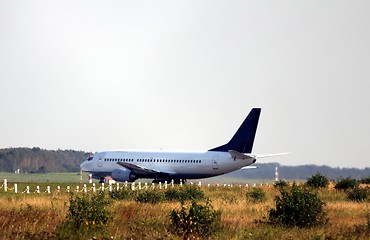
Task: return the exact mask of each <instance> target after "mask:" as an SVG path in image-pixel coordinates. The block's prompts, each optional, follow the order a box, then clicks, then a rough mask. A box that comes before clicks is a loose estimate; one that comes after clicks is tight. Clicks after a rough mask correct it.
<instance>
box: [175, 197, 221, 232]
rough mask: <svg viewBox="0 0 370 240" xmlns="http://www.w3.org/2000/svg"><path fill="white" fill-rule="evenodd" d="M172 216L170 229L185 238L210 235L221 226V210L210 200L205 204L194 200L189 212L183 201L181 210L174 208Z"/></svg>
mask: <svg viewBox="0 0 370 240" xmlns="http://www.w3.org/2000/svg"><path fill="white" fill-rule="evenodd" d="M170 218H171V224H170V230H171V231H173V232H174V233H176V234H177V235H178V236H181V237H182V238H183V239H190V238H196V237H209V236H211V235H212V234H213V233H215V232H216V231H217V230H218V229H219V227H220V223H221V212H220V211H216V210H213V207H212V205H211V203H210V201H209V200H207V202H206V204H205V205H200V204H197V202H196V201H195V200H193V201H192V204H191V206H190V208H189V212H188V213H187V212H186V209H185V207H184V202H182V203H181V210H180V211H176V210H172V211H171V213H170Z"/></svg>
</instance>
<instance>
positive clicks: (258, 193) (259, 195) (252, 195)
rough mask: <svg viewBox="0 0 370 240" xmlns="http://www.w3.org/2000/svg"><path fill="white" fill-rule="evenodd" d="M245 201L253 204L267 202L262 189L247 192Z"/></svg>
mask: <svg viewBox="0 0 370 240" xmlns="http://www.w3.org/2000/svg"><path fill="white" fill-rule="evenodd" d="M246 196H247V201H251V202H254V203H258V202H265V201H266V200H267V197H266V192H265V191H263V189H262V188H253V189H252V191H249V192H247V194H246Z"/></svg>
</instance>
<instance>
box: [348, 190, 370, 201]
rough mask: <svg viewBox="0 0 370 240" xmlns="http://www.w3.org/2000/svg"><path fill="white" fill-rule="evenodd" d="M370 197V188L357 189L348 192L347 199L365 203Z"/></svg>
mask: <svg viewBox="0 0 370 240" xmlns="http://www.w3.org/2000/svg"><path fill="white" fill-rule="evenodd" d="M368 196H369V188H367V187H366V188H360V187H355V188H353V189H352V190H349V191H348V192H347V197H348V199H349V200H351V201H355V202H364V201H366V200H367V197H368Z"/></svg>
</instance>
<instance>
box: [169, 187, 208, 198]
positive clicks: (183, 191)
mask: <svg viewBox="0 0 370 240" xmlns="http://www.w3.org/2000/svg"><path fill="white" fill-rule="evenodd" d="M164 195H165V198H166V200H167V201H173V200H177V201H186V200H192V199H196V200H202V199H204V192H203V191H202V190H201V189H200V187H199V186H195V185H185V186H183V187H182V188H179V189H175V188H168V189H167V190H166V191H165V192H164Z"/></svg>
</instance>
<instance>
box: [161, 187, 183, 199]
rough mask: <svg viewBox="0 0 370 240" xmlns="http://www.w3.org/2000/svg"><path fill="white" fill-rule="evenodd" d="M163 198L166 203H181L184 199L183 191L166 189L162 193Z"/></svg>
mask: <svg viewBox="0 0 370 240" xmlns="http://www.w3.org/2000/svg"><path fill="white" fill-rule="evenodd" d="M164 196H165V198H166V200H167V201H173V200H176V201H181V200H183V198H184V194H183V191H181V190H177V189H175V188H168V189H167V190H166V191H165V192H164Z"/></svg>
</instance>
